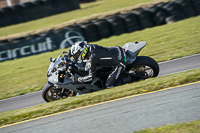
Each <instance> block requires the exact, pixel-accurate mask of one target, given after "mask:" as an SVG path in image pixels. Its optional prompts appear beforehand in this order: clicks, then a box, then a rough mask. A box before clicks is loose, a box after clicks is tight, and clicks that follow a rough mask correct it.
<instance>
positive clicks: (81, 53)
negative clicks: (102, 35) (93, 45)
mask: <svg viewBox="0 0 200 133" xmlns="http://www.w3.org/2000/svg"><path fill="white" fill-rule="evenodd" d="M87 53H88V48H87V42H86V41H84V42H81V41H79V42H76V43H75V44H73V45H72V47H71V55H72V56H73V57H74V59H75V60H76V61H78V60H79V61H80V60H84V59H85V58H86V55H87Z"/></svg>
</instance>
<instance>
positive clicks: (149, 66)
mask: <svg viewBox="0 0 200 133" xmlns="http://www.w3.org/2000/svg"><path fill="white" fill-rule="evenodd" d="M131 70H132V71H134V72H135V73H137V72H144V71H145V72H146V70H150V73H148V72H147V74H148V78H152V77H157V76H158V74H159V70H160V69H159V65H158V63H157V62H156V61H155V60H154V59H152V58H150V57H148V56H138V57H137V58H136V60H135V61H134V62H133V63H132V64H130V65H128V66H127V68H126V71H131Z"/></svg>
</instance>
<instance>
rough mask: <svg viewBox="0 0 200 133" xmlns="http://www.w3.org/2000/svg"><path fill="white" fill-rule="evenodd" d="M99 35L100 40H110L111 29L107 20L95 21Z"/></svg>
mask: <svg viewBox="0 0 200 133" xmlns="http://www.w3.org/2000/svg"><path fill="white" fill-rule="evenodd" d="M92 23H94V25H95V27H96V29H97V33H98V35H99V39H102V38H108V37H110V36H111V29H110V27H109V24H108V22H107V21H106V20H105V19H97V20H93V21H92Z"/></svg>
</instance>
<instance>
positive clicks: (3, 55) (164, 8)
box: [0, 0, 200, 62]
mask: <svg viewBox="0 0 200 133" xmlns="http://www.w3.org/2000/svg"><path fill="white" fill-rule="evenodd" d="M48 1H51V3H53V2H55V3H54V5H57V6H60V7H61V8H59V9H62V6H63V5H60V3H59V2H58V1H57V0H48ZM60 1H62V0H60ZM31 4H33V3H31ZM34 4H35V5H37V4H39V3H37V4H36V3H34ZM40 4H41V3H40ZM43 4H45V3H43ZM27 6H30V5H29V4H28V5H26V6H25V7H27ZM51 7H52V6H50V5H49V6H48V7H47V6H45V8H47V9H48V8H51ZM186 7H187V8H186ZM15 9H20V10H23V9H24V7H23V6H22V7H21V6H16V7H15V8H14V7H13V9H10V8H9V9H6V10H8V11H9V13H10V15H13V14H12V13H13V12H12V11H13V10H15ZM20 10H19V12H20ZM32 10H33V9H32ZM38 10H39V8H38ZM29 11H30V12H31V9H30V10H29ZM59 12H60V10H59ZM5 13H8V12H5V9H4V10H3V11H2V10H0V16H1V17H3V18H4V19H3V21H4V22H10V21H11V19H10V18H8V17H7V15H5ZM27 14H28V13H27ZM43 15H46V14H43ZM197 15H200V0H176V1H172V2H168V3H160V4H157V5H153V6H152V7H149V8H146V9H141V10H135V11H132V12H129V13H126V14H117V15H114V16H110V17H107V18H104V19H96V20H92V21H87V22H83V23H79V24H75V25H71V26H67V27H65V28H63V29H60V30H56V31H49V32H47V33H43V34H38V35H34V36H27V37H22V38H17V39H14V40H12V41H8V40H0V62H1V61H5V60H10V59H15V58H21V57H25V56H30V55H34V54H39V53H43V52H47V51H52V50H55V49H60V48H66V47H69V46H71V45H72V44H73V43H74V42H75V41H81V40H85V41H88V42H94V41H98V40H100V39H102V38H108V37H110V36H113V35H120V34H123V33H130V32H134V31H138V30H142V29H145V28H150V27H154V26H158V25H164V24H168V23H172V22H176V21H179V20H183V19H186V18H189V17H193V16H197ZM24 16H26V14H25V15H24ZM14 17H15V20H16V21H20V20H24V18H23V17H19V16H18V17H17V16H14ZM35 17H36V16H35ZM12 20H13V19H12ZM0 23H3V22H2V21H0ZM13 23H14V22H13ZM15 23H16V22H15Z"/></svg>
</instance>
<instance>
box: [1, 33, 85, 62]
mask: <svg viewBox="0 0 200 133" xmlns="http://www.w3.org/2000/svg"><path fill="white" fill-rule="evenodd" d="M77 41H84V37H83V36H82V35H81V34H80V33H79V32H77V31H67V32H66V33H65V38H64V39H63V41H62V42H61V43H60V48H61V49H64V48H66V47H68V46H70V45H73V44H74V43H75V42H77ZM48 50H53V45H52V40H51V38H50V37H47V38H46V41H44V42H39V43H38V44H30V45H26V46H23V47H19V48H14V49H8V50H5V51H0V62H1V61H5V60H8V59H15V58H19V57H21V56H27V55H31V54H37V53H41V52H46V51H48Z"/></svg>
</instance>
